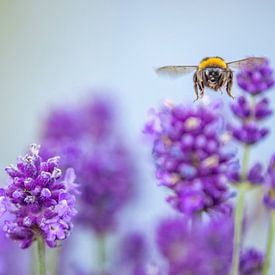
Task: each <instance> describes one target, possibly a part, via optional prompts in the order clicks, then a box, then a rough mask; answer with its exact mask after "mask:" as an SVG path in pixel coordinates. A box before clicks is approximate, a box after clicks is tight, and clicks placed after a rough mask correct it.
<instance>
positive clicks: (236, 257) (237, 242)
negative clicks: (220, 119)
mask: <svg viewBox="0 0 275 275" xmlns="http://www.w3.org/2000/svg"><path fill="white" fill-rule="evenodd" d="M249 153H250V147H249V146H248V145H245V147H244V153H243V162H242V178H241V183H240V187H239V196H238V199H237V204H236V208H235V228H234V249H233V261H232V272H231V274H232V275H238V274H239V261H240V250H241V232H242V221H243V212H244V198H245V191H246V184H245V179H246V174H247V169H248V161H249Z"/></svg>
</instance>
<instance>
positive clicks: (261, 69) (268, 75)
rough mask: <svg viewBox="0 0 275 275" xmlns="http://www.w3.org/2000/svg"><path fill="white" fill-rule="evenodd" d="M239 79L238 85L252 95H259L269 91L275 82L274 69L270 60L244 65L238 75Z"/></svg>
mask: <svg viewBox="0 0 275 275" xmlns="http://www.w3.org/2000/svg"><path fill="white" fill-rule="evenodd" d="M237 81H238V85H239V86H240V87H241V88H242V89H243V90H244V91H245V92H247V93H249V94H251V95H258V94H260V93H263V92H265V91H267V90H268V89H269V88H271V87H272V86H273V84H274V79H273V75H272V69H271V68H270V66H269V64H268V60H265V61H264V62H255V63H253V64H250V65H249V66H245V67H243V68H242V70H241V72H240V73H239V74H238V75H237Z"/></svg>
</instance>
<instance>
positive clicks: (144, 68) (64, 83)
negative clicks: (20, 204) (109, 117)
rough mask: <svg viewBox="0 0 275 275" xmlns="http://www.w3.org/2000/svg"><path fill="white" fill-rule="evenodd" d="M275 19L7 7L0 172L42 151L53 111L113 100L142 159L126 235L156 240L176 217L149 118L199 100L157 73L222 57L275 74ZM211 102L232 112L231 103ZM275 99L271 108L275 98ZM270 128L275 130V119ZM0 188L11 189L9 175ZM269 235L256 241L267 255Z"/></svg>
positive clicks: (0, 47)
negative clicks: (154, 233)
mask: <svg viewBox="0 0 275 275" xmlns="http://www.w3.org/2000/svg"><path fill="white" fill-rule="evenodd" d="M274 14H275V3H274V2H273V1H272V0H266V1H256V0H252V1H251V0H244V1H237V0H232V1H218V0H208V1H199V0H194V1H186V0H185V1H184V0H178V1H145V0H141V1H125V0H124V1H104V0H103V1H72V0H60V1H34V0H26V1H21V0H14V1H9V0H1V2H0V38H1V42H0V108H1V109H0V112H1V115H0V124H1V137H0V148H1V151H0V167H1V170H2V171H3V168H4V167H5V166H6V165H7V164H9V163H11V162H13V163H14V162H15V158H16V156H17V155H18V153H20V152H24V149H25V148H26V146H27V144H29V143H32V142H36V140H37V139H38V136H39V129H40V126H41V125H40V124H41V121H42V119H43V117H44V116H45V115H46V114H47V111H48V110H49V108H50V107H51V106H53V105H59V104H63V105H64V104H67V103H68V104H69V103H71V102H76V101H81V100H82V99H85V96H86V95H87V94H89V93H90V91H96V92H97V93H99V92H100V93H101V92H102V93H104V94H106V93H110V98H113V99H114V101H115V104H116V106H118V108H119V111H118V113H119V116H120V122H121V123H120V125H121V126H120V127H121V132H123V135H124V137H125V139H126V140H127V143H128V144H129V145H130V147H131V148H132V149H133V152H134V153H135V158H136V163H137V164H138V168H137V169H138V171H139V188H140V190H141V194H140V196H141V197H142V200H141V201H140V203H138V204H137V205H136V206H135V219H134V222H131V225H129V224H128V223H127V222H125V226H126V227H127V226H130V227H131V226H132V227H137V228H138V227H139V228H144V225H145V224H146V227H148V230H149V231H150V230H152V226H151V225H152V224H154V222H155V221H156V220H157V219H158V217H160V216H163V213H165V211H166V212H167V213H168V212H169V211H170V208H169V207H168V206H167V205H166V204H165V202H164V196H165V194H164V192H165V191H164V190H162V189H160V188H157V187H156V182H155V178H154V168H153V165H152V161H151V157H150V145H148V146H146V145H145V143H144V139H143V136H142V128H143V125H144V121H145V119H146V115H147V111H148V109H150V108H151V107H157V106H159V105H160V104H161V103H162V102H163V100H165V99H170V100H172V101H173V102H186V103H187V102H192V101H193V99H194V97H195V95H194V91H193V83H192V75H189V76H185V77H182V78H180V79H176V80H173V79H172V80H171V79H167V78H160V77H159V76H157V75H156V74H155V72H154V70H155V68H156V67H158V66H162V65H171V64H186V65H187V64H190V65H193V64H198V62H199V61H200V60H201V59H202V58H203V57H206V56H216V55H218V56H221V57H223V58H224V59H225V60H226V61H232V60H235V59H241V58H244V57H248V56H266V57H268V58H269V59H270V61H271V64H272V65H274V60H275V52H274V42H275V40H274V35H273V26H274V25H275V17H274ZM234 93H235V94H237V93H238V90H237V89H235V91H234ZM207 94H208V95H209V96H210V97H215V98H222V99H223V101H224V102H225V104H227V103H229V102H230V100H231V99H230V98H228V97H227V96H226V95H225V94H223V95H220V94H218V95H214V93H213V92H211V91H207ZM269 96H270V97H271V98H272V104H273V106H274V103H275V96H274V95H272V94H269ZM267 125H269V126H270V127H274V118H272V119H271V120H269V121H268V122H267ZM274 137H275V133H274V132H272V133H271V135H270V136H269V137H268V138H267V140H266V141H265V142H264V143H263V144H260V145H259V147H258V148H256V149H255V151H254V152H253V154H252V160H253V158H254V160H255V159H258V160H262V161H267V159H268V158H269V156H270V154H271V151H273V150H274V151H275V146H274V142H273V141H274ZM0 179H1V181H2V182H4V181H5V180H6V176H5V174H4V172H2V173H1V174H0ZM131 213H132V212H131ZM129 215H130V216H131V215H132V214H129ZM265 230H266V228H265V227H262V228H260V229H259V231H258V232H257V235H253V236H252V237H251V242H252V241H253V242H254V244H255V243H256V244H257V245H259V247H260V248H263V247H264V245H263V238H264V237H265V236H264V235H265ZM83 245H84V244H83ZM86 248H87V247H85V246H84V249H82V247H81V248H79V250H81V251H82V254H83V259H84V260H83V261H85V260H88V259H89V258H88V257H89V256H87V259H86V258H85V255H87V253H86V252H87V251H86V250H85V249H86ZM87 249H88V248H87Z"/></svg>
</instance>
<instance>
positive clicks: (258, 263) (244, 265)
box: [239, 249, 264, 275]
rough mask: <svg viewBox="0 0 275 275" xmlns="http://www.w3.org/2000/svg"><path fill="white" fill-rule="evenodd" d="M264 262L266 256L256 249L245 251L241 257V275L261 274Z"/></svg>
mask: <svg viewBox="0 0 275 275" xmlns="http://www.w3.org/2000/svg"><path fill="white" fill-rule="evenodd" d="M263 263H264V256H263V254H262V253H261V252H259V251H257V250H256V249H248V250H246V251H244V252H243V253H242V255H241V259H240V267H239V272H240V275H261V274H262V269H263Z"/></svg>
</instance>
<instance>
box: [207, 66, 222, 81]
mask: <svg viewBox="0 0 275 275" xmlns="http://www.w3.org/2000/svg"><path fill="white" fill-rule="evenodd" d="M205 75H206V79H207V81H208V82H209V83H216V82H217V81H218V80H219V79H220V76H221V70H220V69H218V68H209V69H207V70H206V72H205Z"/></svg>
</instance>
